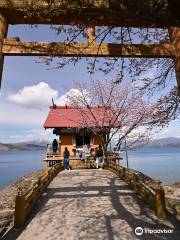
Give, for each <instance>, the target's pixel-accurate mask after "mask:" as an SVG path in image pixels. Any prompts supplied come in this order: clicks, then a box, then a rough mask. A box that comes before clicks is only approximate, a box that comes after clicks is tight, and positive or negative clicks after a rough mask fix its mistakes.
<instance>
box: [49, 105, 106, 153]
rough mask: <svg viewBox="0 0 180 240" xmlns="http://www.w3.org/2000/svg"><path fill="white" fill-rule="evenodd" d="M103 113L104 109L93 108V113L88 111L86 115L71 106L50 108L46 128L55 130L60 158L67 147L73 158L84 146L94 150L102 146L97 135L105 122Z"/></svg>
mask: <svg viewBox="0 0 180 240" xmlns="http://www.w3.org/2000/svg"><path fill="white" fill-rule="evenodd" d="M101 113H102V107H93V108H92V109H91V112H89V111H87V110H86V114H82V113H81V112H80V111H79V110H78V109H76V108H74V107H71V106H56V105H55V106H51V107H50V111H49V114H48V116H47V119H46V121H45V123H44V128H45V129H49V128H51V129H53V130H52V131H53V134H55V135H57V136H58V137H59V154H60V156H62V155H63V152H64V149H65V147H67V148H68V150H69V152H70V155H71V156H76V155H78V153H79V152H80V151H81V150H82V147H83V145H88V146H89V148H91V149H92V150H93V149H94V148H96V147H98V146H99V145H100V144H101V141H100V138H99V136H98V135H96V133H97V132H98V131H100V128H99V126H101V122H102V120H103V119H102V114H101ZM103 124H104V125H103V127H104V126H105V125H107V124H106V123H105V121H103ZM87 126H88V127H87Z"/></svg>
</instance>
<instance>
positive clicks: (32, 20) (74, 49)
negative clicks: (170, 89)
mask: <svg viewBox="0 0 180 240" xmlns="http://www.w3.org/2000/svg"><path fill="white" fill-rule="evenodd" d="M128 1H129V0H127V1H119V0H85V1H75V0H72V1H68V0H62V1H60V0H40V1H35V2H36V3H33V4H34V6H35V7H36V8H37V9H41V8H42V9H43V10H44V9H46V14H47V9H48V6H49V5H48V4H49V3H53V7H54V9H53V10H54V11H51V13H50V14H49V16H47V15H46V16H39V15H37V16H35V15H33V14H29V15H27V11H26V7H27V5H28V4H29V3H31V2H33V1H31V0H0V83H1V79H2V71H3V61H4V56H49V55H53V56H67V57H69V56H82V57H87V56H88V57H106V56H109V57H144V58H150V57H151V58H173V59H174V62H175V71H176V78H177V85H178V92H179V94H180V40H179V39H180V28H179V22H178V21H179V20H178V19H176V18H177V16H178V11H179V8H178V3H176V1H175V3H173V4H174V5H173V4H172V2H171V1H169V2H171V3H169V5H170V4H171V5H170V7H169V8H168V12H167V16H165V17H164V18H159V19H158V18H157V19H158V20H157V19H156V20H152V18H151V17H148V12H147V16H146V15H143V14H142V15H141V14H139V15H136V14H135V12H134V9H132V8H127V7H126V6H125V5H124V4H122V3H121V2H128ZM177 2H178V1H177ZM176 5H177V7H176ZM175 10H176V11H175ZM157 15H158V13H157ZM145 16H146V18H145ZM145 19H146V20H145ZM90 20H92V21H90ZM9 24H59V25H68V24H84V25H87V27H88V31H87V36H88V43H87V44H81V43H77V44H68V45H66V44H65V43H61V42H55V43H54V42H21V41H20V40H18V39H17V40H16V39H15V40H12V39H8V38H6V37H7V30H8V25H9ZM95 26H119V27H137V28H138V27H161V28H162V27H166V28H168V29H169V34H170V41H169V42H166V43H160V44H151V45H142V44H129V45H128V44H126V45H121V44H97V43H96V42H95V41H94V39H95ZM92 40H93V41H92Z"/></svg>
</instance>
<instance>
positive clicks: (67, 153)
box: [63, 147, 70, 170]
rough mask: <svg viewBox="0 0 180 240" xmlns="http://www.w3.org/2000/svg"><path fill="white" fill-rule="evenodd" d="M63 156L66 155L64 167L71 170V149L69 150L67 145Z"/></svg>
mask: <svg viewBox="0 0 180 240" xmlns="http://www.w3.org/2000/svg"><path fill="white" fill-rule="evenodd" d="M63 157H64V169H65V170H68V169H69V170H70V168H69V151H68V148H67V147H65V149H64V153H63Z"/></svg>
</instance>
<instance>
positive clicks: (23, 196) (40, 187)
mask: <svg viewBox="0 0 180 240" xmlns="http://www.w3.org/2000/svg"><path fill="white" fill-rule="evenodd" d="M61 170H63V166H62V164H56V165H54V166H52V167H51V168H49V169H48V171H46V172H45V174H44V175H43V176H41V177H39V178H38V180H37V181H36V182H34V183H33V185H32V186H31V187H30V188H29V189H28V190H27V191H26V192H22V191H21V189H19V192H18V195H17V196H16V200H15V214H14V226H15V228H21V227H22V226H23V225H24V223H25V220H26V218H27V216H28V214H29V213H30V211H31V210H32V208H33V206H34V205H35V203H36V202H37V200H38V199H39V197H40V196H41V194H42V193H43V191H44V190H45V189H46V188H47V186H48V185H49V184H50V182H51V181H52V180H53V178H54V177H55V176H56V175H57V173H58V172H60V171H61Z"/></svg>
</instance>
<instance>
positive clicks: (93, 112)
mask: <svg viewBox="0 0 180 240" xmlns="http://www.w3.org/2000/svg"><path fill="white" fill-rule="evenodd" d="M74 88H76V89H78V94H77V91H76V92H70V93H69V94H68V96H67V103H68V105H71V106H73V107H74V108H76V109H77V112H78V113H79V114H80V115H81V116H82V118H81V122H80V124H81V126H82V127H84V128H87V129H89V130H90V131H91V132H93V133H94V134H96V135H97V136H98V138H99V139H100V141H101V143H102V146H103V148H104V150H105V152H106V151H107V148H108V145H109V144H110V142H111V141H112V140H113V139H116V147H117V149H119V148H120V146H121V144H122V142H123V140H124V139H125V138H127V137H128V138H130V139H131V141H130V144H131V145H132V144H134V143H135V142H136V143H137V142H143V143H144V142H145V141H148V139H149V138H150V134H151V133H152V132H154V131H155V129H159V127H162V126H163V125H164V124H167V123H168V122H169V121H170V118H171V117H170V116H167V114H166V113H165V111H164V109H162V105H161V102H159V101H154V102H152V101H149V100H147V99H146V98H145V96H144V95H143V94H142V93H141V92H140V91H138V90H137V89H136V88H135V87H134V85H133V84H131V83H126V84H123V83H119V82H117V80H114V79H111V80H104V81H102V80H93V79H92V80H91V81H90V82H89V83H86V84H85V83H82V82H75V83H74Z"/></svg>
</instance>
